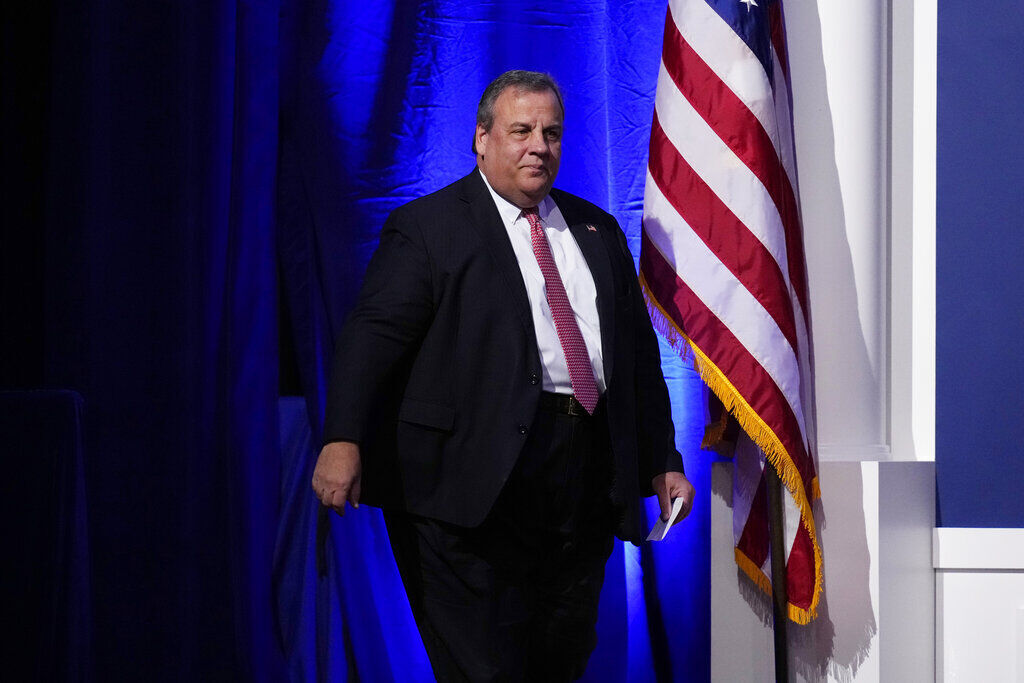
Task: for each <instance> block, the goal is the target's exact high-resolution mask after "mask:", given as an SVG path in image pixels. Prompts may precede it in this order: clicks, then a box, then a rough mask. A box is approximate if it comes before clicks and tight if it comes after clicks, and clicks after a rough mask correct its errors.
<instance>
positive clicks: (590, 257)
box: [558, 204, 615, 386]
mask: <svg viewBox="0 0 1024 683" xmlns="http://www.w3.org/2000/svg"><path fill="white" fill-rule="evenodd" d="M558 208H559V209H560V210H562V217H563V218H565V221H566V223H568V224H569V231H570V232H572V236H573V237H574V238H575V239H576V244H578V245H579V247H580V251H582V252H583V258H584V259H586V261H587V266H588V267H589V268H590V274H591V275H592V276H593V278H594V286H595V287H596V288H597V317H598V319H599V320H600V321H601V359H602V361H603V364H604V378H605V386H608V382H609V381H610V380H611V376H612V362H613V360H614V358H615V354H614V349H613V348H612V346H613V340H614V339H615V334H614V331H615V281H614V278H613V276H612V264H611V261H610V260H609V258H608V248H607V247H606V246H605V240H604V238H603V235H602V233H603V231H604V230H606V229H607V228H604V227H603V226H600V225H596V224H592V223H580V222H576V221H575V220H574V218H575V217H574V216H571V215H570V213H571V212H569V211H567V210H565V209H562V205H561V204H559V207H558Z"/></svg>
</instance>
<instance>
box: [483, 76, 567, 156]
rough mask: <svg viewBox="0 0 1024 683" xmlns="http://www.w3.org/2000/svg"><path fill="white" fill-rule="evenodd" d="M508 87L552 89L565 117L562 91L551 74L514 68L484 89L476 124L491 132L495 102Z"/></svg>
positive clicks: (529, 90) (537, 89) (522, 89)
mask: <svg viewBox="0 0 1024 683" xmlns="http://www.w3.org/2000/svg"><path fill="white" fill-rule="evenodd" d="M508 88H515V89H516V90H519V91H524V92H544V91H545V90H550V91H551V92H553V93H555V99H557V100H558V107H559V109H561V110H562V118H563V119H564V118H565V103H564V102H562V91H561V90H559V89H558V84H557V83H555V79H554V78H552V77H551V76H550V74H545V73H541V72H539V71H522V70H520V69H514V70H512V71H506V72H505V73H503V74H501V75H500V76H498V77H497V78H495V79H494V80H493V81H491V84H490V85H488V86H487V87H486V88H485V89H484V94H483V95H481V96H480V104H478V105H477V108H476V125H478V126H482V127H483V129H484V131H485V132H490V130H491V126H493V125H494V103H495V102H496V101H497V99H498V97H499V96H500V95H501V93H503V92H505V91H506V90H507V89H508ZM473 154H476V132H474V133H473Z"/></svg>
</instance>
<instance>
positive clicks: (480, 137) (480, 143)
mask: <svg viewBox="0 0 1024 683" xmlns="http://www.w3.org/2000/svg"><path fill="white" fill-rule="evenodd" d="M489 137H490V135H489V134H488V133H487V131H486V130H484V127H483V126H481V125H480V124H477V126H476V153H477V155H479V156H483V155H484V154H485V153H486V151H487V138H489Z"/></svg>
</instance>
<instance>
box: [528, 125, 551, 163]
mask: <svg viewBox="0 0 1024 683" xmlns="http://www.w3.org/2000/svg"><path fill="white" fill-rule="evenodd" d="M526 151H527V152H529V153H530V154H536V155H537V156H546V155H547V154H548V152H550V145H549V143H548V140H547V138H546V137H545V136H544V131H543V130H542V129H541V128H540V126H538V127H537V128H534V129H533V132H532V133H530V139H529V145H528V146H527V149H526Z"/></svg>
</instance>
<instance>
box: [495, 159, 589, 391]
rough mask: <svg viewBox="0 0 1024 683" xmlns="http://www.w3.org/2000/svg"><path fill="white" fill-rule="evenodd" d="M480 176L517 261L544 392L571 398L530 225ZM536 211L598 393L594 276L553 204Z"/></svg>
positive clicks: (547, 202) (547, 200)
mask: <svg viewBox="0 0 1024 683" xmlns="http://www.w3.org/2000/svg"><path fill="white" fill-rule="evenodd" d="M480 176H481V177H482V178H483V179H484V184H485V185H487V189H488V190H489V191H490V193H491V197H492V198H493V199H494V204H495V205H496V206H497V207H498V213H499V214H500V215H501V221H502V223H504V224H505V230H507V231H508V238H509V240H511V242H512V249H513V250H514V251H515V253H516V260H517V261H519V270H521V271H522V273H523V282H524V283H525V284H526V295H527V296H528V297H529V299H530V311H531V313H532V314H533V327H534V329H535V330H536V333H537V349H538V351H540V360H541V365H542V366H543V387H544V391H554V392H558V393H560V394H571V393H572V381H571V380H570V379H569V367H568V365H566V363H565V353H564V352H563V351H562V344H561V342H559V341H558V332H557V331H556V330H555V321H554V318H552V317H551V308H550V307H549V306H548V300H547V295H546V294H545V292H544V275H543V274H542V273H541V272H540V266H539V265H538V264H537V257H536V256H534V254H533V244H532V243H531V241H530V223H529V221H527V220H526V217H525V216H523V212H522V209H520V208H519V207H518V206H516V205H515V204H513V203H512V202H510V201H508V200H507V199H505V198H504V197H502V196H501V195H499V194H498V193H497V192H495V191H494V188H493V187H491V184H490V183H489V182H487V176H485V175H484V174H483V172H482V171H481V172H480ZM537 211H538V213H539V214H540V222H541V225H543V226H544V233H545V234H546V235H547V238H548V244H550V245H551V255H552V257H553V258H554V259H555V265H556V266H558V274H559V275H560V276H561V278H562V285H563V286H564V287H565V294H566V296H568V297H569V303H570V304H571V305H572V310H573V313H574V314H575V316H576V324H577V325H578V326H579V328H580V334H581V335H583V341H584V343H585V344H586V345H587V354H588V355H589V356H590V364H591V366H593V368H594V379H595V381H596V382H597V390H598V392H599V393H602V394H603V393H604V390H605V382H604V362H603V360H602V357H601V321H600V319H599V318H598V315H597V287H596V286H595V285H594V276H593V275H592V274H591V273H590V268H589V267H588V266H587V261H586V259H585V258H583V252H582V251H580V247H579V245H578V244H576V239H575V238H574V237H573V236H572V232H571V231H570V230H569V226H568V225H567V224H566V222H565V218H563V217H562V212H561V211H559V210H558V206H557V205H556V204H555V202H554V200H553V199H551V197H550V196H548V197H545V198H544V199H543V200H542V201H541V203H540V204H539V205H538V206H537Z"/></svg>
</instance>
